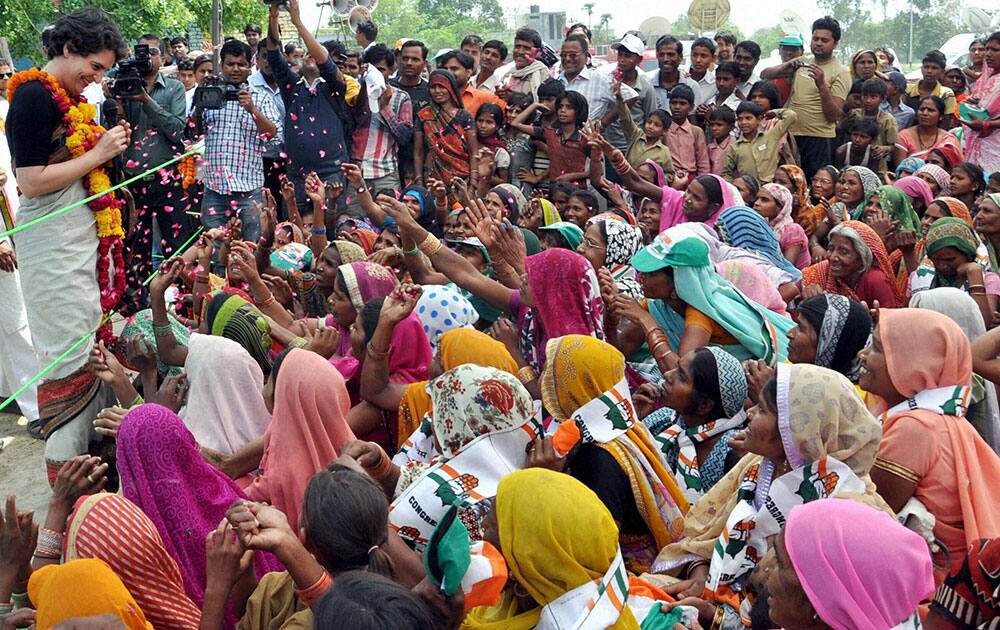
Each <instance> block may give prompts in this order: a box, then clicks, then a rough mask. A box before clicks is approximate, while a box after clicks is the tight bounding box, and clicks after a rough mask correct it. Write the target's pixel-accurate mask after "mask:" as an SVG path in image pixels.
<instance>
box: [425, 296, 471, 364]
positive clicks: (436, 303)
mask: <svg viewBox="0 0 1000 630" xmlns="http://www.w3.org/2000/svg"><path fill="white" fill-rule="evenodd" d="M423 289H424V292H423V295H421V296H420V300H418V301H417V306H416V309H415V311H414V312H415V313H416V314H417V317H419V318H420V322H421V323H422V324H423V325H424V332H425V333H427V340H428V341H430V342H431V348H432V349H434V351H437V347H438V341H439V340H440V339H441V335H443V334H445V333H446V332H448V331H449V330H454V329H456V328H472V327H473V326H474V325H475V324H476V322H477V321H479V313H478V312H476V309H475V307H474V306H472V303H471V302H469V300H467V299H466V298H465V297H464V296H463V295H462V294H461V293H460V292H459V291H458V289H456V288H455V287H453V286H451V285H441V284H428V285H424V287H423Z"/></svg>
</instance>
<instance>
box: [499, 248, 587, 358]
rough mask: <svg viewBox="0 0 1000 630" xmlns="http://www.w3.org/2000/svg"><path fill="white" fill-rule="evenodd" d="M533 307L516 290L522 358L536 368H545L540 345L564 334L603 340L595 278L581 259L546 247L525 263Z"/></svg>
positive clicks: (514, 301) (513, 308)
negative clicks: (528, 305) (524, 303)
mask: <svg viewBox="0 0 1000 630" xmlns="http://www.w3.org/2000/svg"><path fill="white" fill-rule="evenodd" d="M524 266H525V270H526V272H527V274H528V285H529V287H530V291H531V296H532V298H534V302H535V306H534V308H529V307H527V306H525V305H523V304H521V292H520V291H515V292H514V296H513V299H512V302H511V309H510V310H511V312H512V313H513V314H514V315H517V324H518V328H519V329H520V341H519V345H520V349H521V356H523V357H524V360H525V361H527V362H528V363H529V364H530V365H531V366H532V367H534V368H535V369H536V370H538V371H541V370H542V368H543V367H544V365H545V344H546V343H547V342H548V340H549V339H555V338H556V337H562V336H564V335H590V336H591V337H596V338H598V339H604V301H603V300H602V299H601V292H600V288H599V286H598V284H597V275H596V274H594V268H593V267H592V266H591V264H590V263H589V262H588V261H587V259H586V258H584V257H583V256H581V255H580V254H577V253H576V252H571V251H569V250H568V249H547V250H545V251H544V252H541V253H538V254H535V255H533V256H528V257H527V258H526V259H525V260H524Z"/></svg>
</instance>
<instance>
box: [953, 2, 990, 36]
mask: <svg viewBox="0 0 1000 630" xmlns="http://www.w3.org/2000/svg"><path fill="white" fill-rule="evenodd" d="M959 15H960V16H961V17H962V22H963V23H964V24H965V25H966V26H967V27H968V28H969V30H970V31H972V32H973V33H985V32H986V31H988V30H989V28H990V14H989V13H987V12H986V11H984V10H983V9H980V8H979V7H962V10H961V11H960V12H959Z"/></svg>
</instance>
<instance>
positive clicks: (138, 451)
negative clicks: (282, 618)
mask: <svg viewBox="0 0 1000 630" xmlns="http://www.w3.org/2000/svg"><path fill="white" fill-rule="evenodd" d="M300 352H305V351H300ZM117 443H118V474H119V476H120V478H121V493H122V495H123V496H124V497H125V498H126V499H128V500H129V501H131V502H132V503H134V504H136V505H137V506H138V507H139V508H140V509H142V511H143V512H145V513H146V516H148V517H149V519H150V520H151V521H152V522H153V524H154V525H155V526H156V531H157V532H158V533H159V534H160V537H161V538H162V539H163V545H164V547H166V549H167V552H168V553H169V554H170V556H171V557H172V558H173V559H174V560H175V561H176V562H177V566H178V568H179V569H180V572H181V577H182V578H183V580H184V591H185V592H186V593H187V596H188V597H189V598H191V601H192V602H194V604H195V605H196V606H198V607H199V608H200V607H201V605H202V603H203V602H204V600H205V576H206V567H205V564H206V558H207V556H206V552H205V537H206V536H207V535H208V533H209V532H211V531H214V530H215V528H217V527H218V526H219V522H220V521H221V520H222V519H223V518H224V517H225V515H226V510H228V509H229V506H231V505H232V504H233V502H234V501H236V500H237V499H246V498H247V495H246V494H244V493H243V491H242V490H240V488H239V486H237V485H236V483H235V482H233V481H232V480H231V479H229V478H228V477H226V476H225V475H223V474H222V473H221V472H219V471H218V470H216V469H215V468H213V467H212V466H210V465H209V464H208V462H206V461H205V459H204V458H203V457H202V455H201V453H200V452H199V451H198V445H197V444H196V443H195V441H194V436H193V435H191V432H190V431H188V429H187V427H185V426H184V423H183V422H181V419H180V418H178V417H177V414H175V413H174V412H172V411H170V410H169V409H167V408H166V407H161V406H160V405H155V404H145V405H140V406H138V407H136V408H134V409H133V410H132V411H130V412H129V413H128V415H126V416H125V419H124V420H122V423H121V426H120V427H119V428H118V436H117ZM301 457H302V453H301V452H296V453H295V456H294V458H292V459H297V458H301ZM254 570H255V573H256V575H257V578H258V579H259V578H260V577H262V576H263V575H264V574H265V573H268V572H270V571H281V570H282V567H281V565H280V564H279V563H278V561H277V560H276V559H275V558H274V556H272V555H270V554H256V557H255V558H254ZM225 621H226V622H225V627H226V628H227V629H228V628H233V627H235V626H236V622H237V616H236V611H234V610H233V609H232V607H229V608H227V610H226V617H225Z"/></svg>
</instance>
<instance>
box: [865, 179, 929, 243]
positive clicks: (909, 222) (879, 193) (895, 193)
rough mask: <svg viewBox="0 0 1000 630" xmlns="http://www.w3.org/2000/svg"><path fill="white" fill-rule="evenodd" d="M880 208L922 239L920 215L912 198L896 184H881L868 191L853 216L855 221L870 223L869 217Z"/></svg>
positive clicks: (900, 227)
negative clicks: (911, 200)
mask: <svg viewBox="0 0 1000 630" xmlns="http://www.w3.org/2000/svg"><path fill="white" fill-rule="evenodd" d="M879 210H881V211H883V212H885V213H886V214H888V215H889V216H890V217H892V220H893V221H894V222H896V223H898V224H899V229H901V230H908V231H911V232H915V233H916V235H917V239H918V240H919V239H920V236H921V233H920V217H919V216H917V212H916V211H915V210H914V209H913V204H911V203H910V198H909V197H908V196H907V195H906V193H904V192H903V191H902V190H900V189H898V188H896V187H895V186H879V187H878V188H876V189H875V190H873V191H871V192H870V193H868V196H867V197H865V201H864V203H863V204H861V205H860V206H858V207H857V209H856V210H855V211H854V215H853V216H852V217H851V218H852V219H854V220H855V221H864V222H865V223H870V220H869V217H871V216H872V215H873V214H874V213H876V212H878V211H879Z"/></svg>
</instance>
